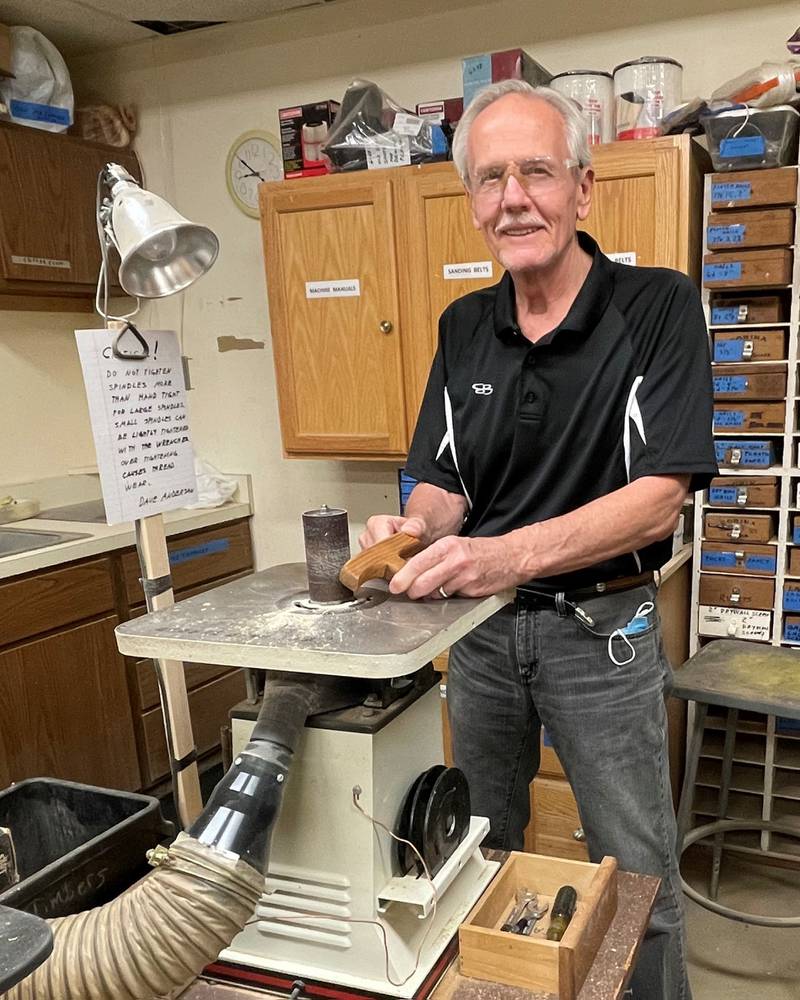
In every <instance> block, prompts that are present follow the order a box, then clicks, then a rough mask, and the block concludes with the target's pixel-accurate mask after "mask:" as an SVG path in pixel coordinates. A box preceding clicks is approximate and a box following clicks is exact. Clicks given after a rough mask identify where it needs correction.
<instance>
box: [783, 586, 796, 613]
mask: <svg viewBox="0 0 800 1000" xmlns="http://www.w3.org/2000/svg"><path fill="white" fill-rule="evenodd" d="M783 610H784V611H800V590H784V592H783Z"/></svg>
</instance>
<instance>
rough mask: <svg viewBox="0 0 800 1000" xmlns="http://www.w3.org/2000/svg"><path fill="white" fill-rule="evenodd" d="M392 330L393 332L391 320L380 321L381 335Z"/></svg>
mask: <svg viewBox="0 0 800 1000" xmlns="http://www.w3.org/2000/svg"><path fill="white" fill-rule="evenodd" d="M392 330H394V326H392V322H391V320H388V319H383V320H381V333H391V332H392Z"/></svg>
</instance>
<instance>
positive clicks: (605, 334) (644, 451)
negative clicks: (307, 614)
mask: <svg viewBox="0 0 800 1000" xmlns="http://www.w3.org/2000/svg"><path fill="white" fill-rule="evenodd" d="M453 155H454V159H455V162H456V166H457V168H458V170H459V172H460V174H461V177H462V179H463V181H464V185H465V187H466V190H467V194H468V197H469V201H470V207H471V210H472V215H473V219H474V223H475V226H476V227H477V228H479V229H480V230H481V231H482V233H483V235H484V237H485V239H486V243H487V245H488V247H489V249H490V250H491V252H492V254H493V255H494V257H495V258H496V259H497V260H498V261H499V262H500V264H502V266H503V267H504V268H505V269H506V274H505V275H504V276H503V278H502V280H501V281H500V282H499V284H497V285H495V286H493V287H491V288H486V289H483V290H481V291H477V292H474V293H472V294H470V295H466V296H464V297H463V298H461V299H459V300H457V301H456V302H454V303H452V305H450V306H449V307H448V308H447V309H446V310H445V312H444V314H443V315H442V317H441V321H440V326H439V347H438V351H437V354H436V357H435V360H434V362H433V367H432V370H431V374H430V378H429V382H428V387H427V390H426V394H425V398H424V402H423V404H422V409H421V412H420V417H419V422H418V425H417V430H416V433H415V435H414V441H413V444H412V447H411V452H410V455H409V459H408V464H407V469H408V472H409V473H410V474H411V475H412V476H413V477H414V478H416V479H417V480H418V481H419V484H418V485H417V486H416V487H415V489H414V490H413V492H412V494H411V497H410V499H409V502H408V505H407V511H406V513H407V517H405V518H401V517H391V516H386V515H377V516H375V517H372V518H370V520H369V522H368V524H367V529H366V531H365V533H364V535H363V536H362V539H361V543H362V545H369V544H373V543H374V542H376V541H379V540H380V539H382V538H385V537H387V536H388V535H390V534H392V533H394V532H396V531H399V530H403V531H405V532H407V533H409V534H413V535H416V536H418V537H419V538H421V539H422V540H423V541H424V542H425V543H426V546H427V547H426V548H425V549H424V550H423V551H422V552H420V553H419V554H418V555H416V556H414V558H412V559H411V560H409V562H408V563H407V564H406V566H405V567H404V568H403V569H402V570H401V571H400V572H399V573H397V575H396V576H395V577H394V579H393V580H392V582H391V585H390V587H391V590H392V592H394V593H406V594H408V596H409V597H411V598H423V597H448V596H450V595H452V594H463V595H470V596H479V595H483V594H491V593H495V592H496V591H499V590H502V589H504V588H508V587H515V588H516V600H515V601H514V603H513V604H512V605H509V606H507V607H506V608H504V609H503V610H502V611H500V612H498V613H497V614H496V615H494V617H492V618H491V619H489V621H487V622H485V623H484V624H483V625H481V626H480V627H478V628H477V629H475V630H474V631H473V632H472V633H470V635H468V636H467V637H466V638H465V639H463V640H461V641H460V642H459V643H457V644H456V645H455V646H454V647H453V649H452V650H451V654H450V667H449V675H448V699H447V700H448V708H449V712H450V720H451V726H452V733H453V752H454V756H455V760H456V763H457V764H458V766H459V767H461V768H462V769H463V770H464V772H465V773H466V775H467V778H468V779H469V785H470V789H471V794H472V802H473V808H474V811H475V812H476V813H478V814H480V815H485V816H488V817H489V819H490V820H491V824H492V833H491V835H490V842H491V844H492V846H496V847H503V848H507V849H521V848H522V846H523V831H524V829H525V826H526V825H527V823H528V820H529V817H530V807H529V785H530V783H531V781H532V780H533V778H534V777H535V775H536V772H537V769H538V766H539V734H540V728H541V725H542V724H544V726H545V727H546V729H547V731H548V733H549V734H550V737H551V738H552V741H553V745H554V746H555V749H556V751H557V753H558V755H559V758H560V759H561V761H562V763H563V765H564V768H565V770H566V773H567V775H568V777H569V780H570V783H571V784H572V788H573V789H574V792H575V795H576V797H577V800H578V806H579V809H580V814H581V820H582V823H583V826H584V829H585V831H586V837H587V842H588V846H589V852H590V855H591V857H592V859H593V860H595V861H596V860H598V859H599V858H601V857H602V856H603V855H605V854H609V855H614V856H615V857H617V858H618V859H619V863H620V865H621V866H622V867H623V868H625V869H627V870H629V871H637V872H647V873H651V874H654V875H659V876H661V878H662V879H663V883H662V889H661V893H660V896H659V899H658V901H657V904H656V909H655V912H654V915H653V919H652V922H651V927H650V930H649V932H648V937H647V940H646V941H645V944H644V946H643V948H642V952H641V956H640V959H639V962H638V964H637V969H636V972H635V975H634V981H633V987H634V995H635V996H636V997H637V998H640V1000H679V998H680V1000H687V998H689V997H690V990H689V985H688V981H687V977H686V968H685V957H686V956H685V938H684V932H683V920H682V908H681V888H680V882H679V877H678V872H677V864H676V853H675V817H674V813H673V808H672V800H671V795H670V783H669V768H668V759H667V753H666V743H665V734H666V713H665V705H664V695H665V692H666V691H667V689H668V686H669V682H670V668H669V664H668V663H667V660H666V658H665V656H664V652H663V648H662V644H661V637H660V633H659V623H658V616H657V612H656V610H655V608H654V601H655V587H654V585H653V571H654V570H656V569H658V567H659V566H661V565H663V563H665V562H666V561H667V559H668V558H669V556H670V553H671V535H672V532H673V530H674V527H675V524H676V521H677V518H678V514H679V512H680V509H681V504H682V503H683V500H684V498H685V496H686V492H687V488H690V489H700V488H703V487H704V486H706V485H707V483H708V481H709V479H710V478H711V477H712V476H713V475H714V474H715V472H716V463H715V459H714V450H713V444H712V439H711V422H712V416H711V379H710V366H709V356H708V344H707V334H706V328H705V322H704V319H703V314H702V310H701V307H700V301H699V297H698V295H697V291H696V289H695V288H694V286H693V285H692V283H691V282H690V280H689V279H688V278H686V277H685V276H684V275H682V274H679V273H678V272H675V271H669V270H664V269H657V268H637V267H628V266H626V265H621V264H614V263H612V262H611V261H610V260H609V259H608V258H607V257H605V256H604V255H603V254H602V253H601V251H600V250H599V248H598V247H597V244H596V243H595V242H594V240H592V239H591V238H590V237H589V236H587V235H585V234H583V233H577V232H576V223H577V222H578V221H579V220H580V221H582V220H584V219H586V217H587V216H588V214H589V208H590V205H591V199H592V183H593V173H592V170H591V168H590V166H589V163H590V159H589V149H588V146H587V140H586V130H585V126H584V123H583V119H582V117H581V115H580V114H579V113H578V111H577V109H576V108H575V106H574V105H573V104H571V102H569V101H567V100H565V99H564V98H563V97H561V96H560V95H559V94H557V93H555V92H554V91H551V90H547V89H538V90H533V89H532V88H531V87H529V86H528V84H526V83H524V82H521V81H516V80H513V81H505V82H503V83H499V84H495V85H494V86H492V87H490V88H488V89H487V90H485V91H483V92H482V93H481V94H480V95H479V96H478V97H477V98H476V99H475V100H474V101H473V102H472V104H471V105H470V106H469V108H468V110H467V112H466V113H465V115H464V117H463V118H462V120H461V123H460V125H459V127H458V130H457V133H456V136H455V140H454V147H453ZM620 209H621V210H624V206H620Z"/></svg>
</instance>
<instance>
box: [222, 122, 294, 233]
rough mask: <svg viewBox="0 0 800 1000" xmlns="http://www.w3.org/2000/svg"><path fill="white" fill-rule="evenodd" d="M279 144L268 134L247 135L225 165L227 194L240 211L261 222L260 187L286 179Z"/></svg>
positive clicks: (240, 140)
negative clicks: (269, 182)
mask: <svg viewBox="0 0 800 1000" xmlns="http://www.w3.org/2000/svg"><path fill="white" fill-rule="evenodd" d="M280 148H281V147H280V143H279V142H278V140H277V139H276V138H275V136H274V135H271V134H270V133H269V132H259V131H252V132H245V133H244V134H243V135H240V136H239V138H238V139H237V140H236V141H235V142H234V143H233V145H232V146H231V148H230V152H229V153H228V160H227V163H226V164H225V179H226V181H227V183H228V191H229V192H230V196H231V198H233V201H234V203H235V204H236V206H237V208H239V209H241V211H242V212H244V213H245V215H249V216H250V217H251V218H253V219H257V218H258V185H259V184H260V183H261V182H262V181H278V180H282V179H283V160H282V158H281V152H280Z"/></svg>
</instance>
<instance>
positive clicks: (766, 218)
mask: <svg viewBox="0 0 800 1000" xmlns="http://www.w3.org/2000/svg"><path fill="white" fill-rule="evenodd" d="M792 243H794V212H793V211H792V209H791V208H772V209H768V210H766V211H764V212H712V213H711V215H709V217H708V225H707V226H706V246H707V247H708V249H709V250H733V249H736V248H738V247H779V246H791V244H792Z"/></svg>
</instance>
